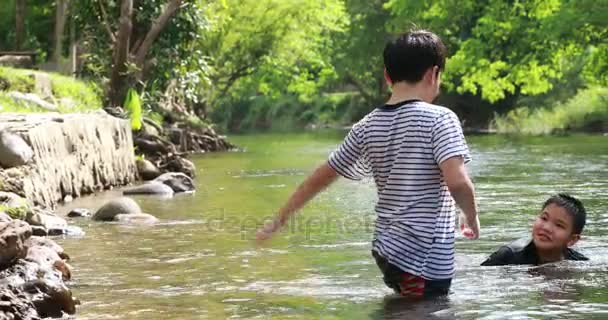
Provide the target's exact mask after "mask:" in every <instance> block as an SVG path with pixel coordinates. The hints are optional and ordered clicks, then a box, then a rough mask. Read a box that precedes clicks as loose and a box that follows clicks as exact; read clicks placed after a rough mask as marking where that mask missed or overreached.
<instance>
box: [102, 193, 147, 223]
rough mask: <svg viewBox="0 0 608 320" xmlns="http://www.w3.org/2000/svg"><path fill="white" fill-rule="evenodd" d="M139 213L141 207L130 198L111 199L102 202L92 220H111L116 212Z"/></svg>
mask: <svg viewBox="0 0 608 320" xmlns="http://www.w3.org/2000/svg"><path fill="white" fill-rule="evenodd" d="M129 213H141V208H140V207H139V205H138V204H137V202H135V201H134V200H133V199H131V198H127V197H121V198H117V199H112V200H110V201H108V202H107V203H106V204H104V205H103V206H102V207H101V208H99V210H97V212H95V214H94V215H93V220H99V221H112V220H114V217H115V216H116V215H118V214H129Z"/></svg>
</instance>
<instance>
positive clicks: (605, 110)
mask: <svg viewBox="0 0 608 320" xmlns="http://www.w3.org/2000/svg"><path fill="white" fill-rule="evenodd" d="M494 126H495V128H496V130H497V131H498V132H499V133H521V134H533V135H538V134H552V133H558V132H565V131H581V130H585V131H601V130H607V128H608V88H606V87H592V88H588V89H584V90H580V91H579V92H578V93H577V94H576V95H575V96H574V97H572V98H571V99H569V100H567V101H566V102H565V103H560V104H557V105H556V106H555V107H553V108H536V109H533V108H530V107H520V108H517V109H514V110H511V111H510V112H508V113H507V114H506V115H503V116H498V115H497V116H496V117H495V119H494Z"/></svg>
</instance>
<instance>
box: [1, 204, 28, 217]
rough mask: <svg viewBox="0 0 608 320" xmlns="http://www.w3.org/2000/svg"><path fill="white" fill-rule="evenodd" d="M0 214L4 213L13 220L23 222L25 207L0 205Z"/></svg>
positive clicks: (25, 214)
mask: <svg viewBox="0 0 608 320" xmlns="http://www.w3.org/2000/svg"><path fill="white" fill-rule="evenodd" d="M0 212H4V213H6V214H7V215H8V216H9V217H11V218H13V219H20V220H24V219H25V218H26V216H27V207H26V206H19V207H10V206H7V205H4V204H0Z"/></svg>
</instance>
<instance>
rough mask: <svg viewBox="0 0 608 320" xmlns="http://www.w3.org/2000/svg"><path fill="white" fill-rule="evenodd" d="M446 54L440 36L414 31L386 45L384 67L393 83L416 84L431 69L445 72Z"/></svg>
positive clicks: (423, 31) (428, 32)
mask: <svg viewBox="0 0 608 320" xmlns="http://www.w3.org/2000/svg"><path fill="white" fill-rule="evenodd" d="M446 52H447V50H446V48H445V45H444V44H443V41H441V38H439V36H437V35H436V34H434V33H432V32H430V31H426V30H414V31H410V32H407V33H404V34H402V35H400V36H399V37H398V38H397V39H395V40H393V41H391V42H389V43H387V44H386V47H384V54H383V55H384V67H385V68H386V71H387V73H388V75H389V77H390V78H391V81H392V82H393V83H395V82H399V81H406V82H409V83H416V82H418V81H420V80H422V76H424V72H425V71H426V70H428V69H429V68H431V67H434V66H438V67H439V69H440V70H443V68H444V67H445V56H446Z"/></svg>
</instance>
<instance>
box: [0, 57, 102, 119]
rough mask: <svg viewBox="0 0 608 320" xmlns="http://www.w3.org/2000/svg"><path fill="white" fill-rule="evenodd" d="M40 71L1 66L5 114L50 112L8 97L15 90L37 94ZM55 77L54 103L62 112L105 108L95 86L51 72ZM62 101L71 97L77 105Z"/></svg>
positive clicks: (0, 92) (0, 93) (1, 101)
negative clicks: (35, 77) (37, 76)
mask: <svg viewBox="0 0 608 320" xmlns="http://www.w3.org/2000/svg"><path fill="white" fill-rule="evenodd" d="M34 72H39V71H32V70H24V69H15V68H7V67H0V105H1V106H2V108H3V109H2V110H0V111H3V112H48V110H46V109H42V108H40V107H37V106H33V105H31V104H25V103H17V102H15V101H14V100H13V99H12V98H11V97H9V96H8V95H7V93H8V92H11V91H19V92H22V93H30V92H34V87H35V84H34V82H35V80H34V76H33V73H34ZM47 74H48V75H49V77H50V78H51V87H52V92H53V97H54V98H55V100H56V101H52V102H54V103H56V104H57V105H58V111H59V112H62V113H69V112H86V111H92V110H97V109H99V108H101V99H100V90H99V88H98V87H97V86H96V85H95V83H93V82H90V81H81V80H76V79H74V78H72V77H66V76H63V75H59V74H56V73H47ZM61 98H69V99H70V100H72V101H73V102H74V105H62V104H61V103H60V101H59V100H60V99H61Z"/></svg>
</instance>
